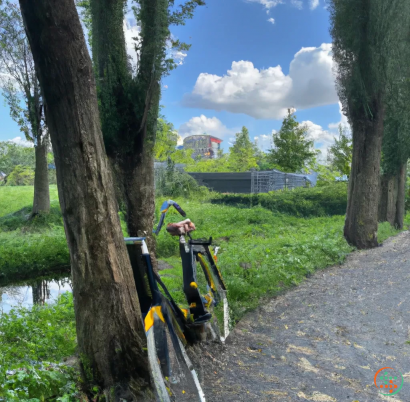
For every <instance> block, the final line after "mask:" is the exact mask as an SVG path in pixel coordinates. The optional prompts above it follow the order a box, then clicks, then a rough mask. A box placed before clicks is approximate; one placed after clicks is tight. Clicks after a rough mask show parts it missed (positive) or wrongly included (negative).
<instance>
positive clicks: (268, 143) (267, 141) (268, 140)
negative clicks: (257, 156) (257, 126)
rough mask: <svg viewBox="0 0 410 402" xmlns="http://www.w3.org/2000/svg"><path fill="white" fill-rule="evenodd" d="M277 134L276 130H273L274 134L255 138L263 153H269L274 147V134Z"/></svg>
mask: <svg viewBox="0 0 410 402" xmlns="http://www.w3.org/2000/svg"><path fill="white" fill-rule="evenodd" d="M274 133H276V130H272V134H270V135H266V134H262V135H258V136H257V137H255V138H254V139H255V141H256V144H257V146H258V148H259V149H260V150H261V151H268V150H269V149H272V147H273V134H274Z"/></svg>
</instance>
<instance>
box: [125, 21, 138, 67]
mask: <svg viewBox="0 0 410 402" xmlns="http://www.w3.org/2000/svg"><path fill="white" fill-rule="evenodd" d="M123 28H124V35H125V46H126V48H127V54H128V56H129V57H130V62H131V65H132V67H133V69H134V70H135V69H136V68H137V65H138V52H137V51H136V49H135V45H136V43H137V41H139V40H140V38H141V27H139V26H138V25H137V24H136V22H135V19H133V18H128V19H125V18H124V22H123Z"/></svg>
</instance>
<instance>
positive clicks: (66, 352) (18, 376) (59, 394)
mask: <svg viewBox="0 0 410 402" xmlns="http://www.w3.org/2000/svg"><path fill="white" fill-rule="evenodd" d="M0 333H1V335H2V341H1V343H0V378H1V380H0V400H2V401H8V402H23V401H27V402H34V401H38V402H40V401H45V400H47V401H50V402H51V401H66V402H74V401H78V400H79V398H78V396H79V393H78V391H77V386H76V382H77V378H78V373H76V372H75V371H74V369H70V368H69V367H66V366H64V365H62V364H61V363H60V362H61V361H62V360H64V359H65V358H67V357H69V356H72V355H73V354H74V353H75V352H76V349H77V337H76V330H75V320H74V305H73V296H72V294H71V293H64V294H63V295H61V296H60V298H59V299H58V301H57V302H56V303H53V304H47V305H45V306H38V305H36V306H33V307H32V308H31V309H27V308H24V307H18V308H15V309H13V310H11V311H10V312H9V313H7V314H5V313H2V314H0Z"/></svg>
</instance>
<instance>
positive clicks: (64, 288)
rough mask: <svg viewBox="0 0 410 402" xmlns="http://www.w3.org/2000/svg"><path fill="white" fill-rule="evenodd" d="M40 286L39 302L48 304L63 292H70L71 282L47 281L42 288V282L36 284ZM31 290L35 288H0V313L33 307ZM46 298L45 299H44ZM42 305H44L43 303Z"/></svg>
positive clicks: (33, 297)
mask: <svg viewBox="0 0 410 402" xmlns="http://www.w3.org/2000/svg"><path fill="white" fill-rule="evenodd" d="M39 283H40V284H41V285H42V288H41V292H42V293H41V295H40V299H39V302H40V303H41V302H42V300H43V299H44V302H47V303H50V302H53V301H55V300H57V298H58V296H59V295H61V294H62V293H64V292H71V291H72V288H71V281H70V280H69V279H64V280H61V281H47V283H46V286H43V285H44V284H43V281H39V282H37V283H36V285H37V284H39ZM33 288H36V286H13V287H7V288H0V312H1V311H3V312H5V313H8V312H9V311H10V310H11V309H12V308H13V307H17V306H21V307H30V306H32V305H33V302H34V301H35V300H37V299H35V297H37V296H35V295H34V293H33ZM44 296H46V297H44ZM43 304H44V303H43Z"/></svg>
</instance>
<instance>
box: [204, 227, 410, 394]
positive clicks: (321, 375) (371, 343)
mask: <svg viewBox="0 0 410 402" xmlns="http://www.w3.org/2000/svg"><path fill="white" fill-rule="evenodd" d="M409 246H410V233H409V232H403V233H401V234H400V235H398V236H396V237H394V238H391V239H389V240H387V241H386V242H385V243H384V244H383V246H382V247H379V248H377V249H374V250H370V251H361V252H355V253H353V254H351V255H350V256H349V257H348V258H347V260H346V262H345V263H344V264H343V265H341V266H335V267H331V268H329V269H326V270H324V271H320V272H317V273H316V274H315V275H314V276H312V277H311V278H309V279H307V280H306V281H305V282H304V283H303V284H301V285H300V286H298V287H296V288H294V289H292V290H290V291H289V292H287V293H285V294H284V295H282V296H279V297H277V298H275V299H273V300H271V301H269V302H268V303H267V304H265V305H263V306H262V307H260V308H259V309H258V310H256V311H255V312H253V313H251V314H249V315H247V316H246V317H245V318H244V319H243V320H242V321H241V322H240V323H239V324H238V325H237V327H236V328H235V330H234V331H233V332H232V333H231V334H230V336H229V338H228V340H227V342H226V345H225V347H219V348H217V349H215V348H210V349H209V352H204V354H203V356H204V358H203V361H202V370H200V371H201V372H202V375H203V376H204V378H203V379H204V383H205V384H206V385H205V386H204V390H205V394H206V397H207V402H222V401H223V402H231V401H232V402H239V401H247V402H248V401H249V402H251V401H281V402H287V401H316V402H338V401H348V402H354V401H356V402H357V401H358V402H367V401H369V402H378V401H401V402H408V401H410V358H409V357H410V342H409V343H406V342H407V341H409V340H410V289H409V288H410V286H409V283H410V247H409ZM386 366H388V367H392V368H394V369H395V370H399V371H400V372H401V373H402V374H403V376H404V384H403V388H402V389H401V391H400V392H399V393H398V394H397V395H395V396H393V397H392V396H382V395H380V392H379V390H378V389H377V388H376V386H375V385H374V383H373V378H374V375H375V373H376V372H377V371H378V370H379V369H381V368H383V367H386ZM210 384H213V385H212V387H210V386H209V385H210Z"/></svg>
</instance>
